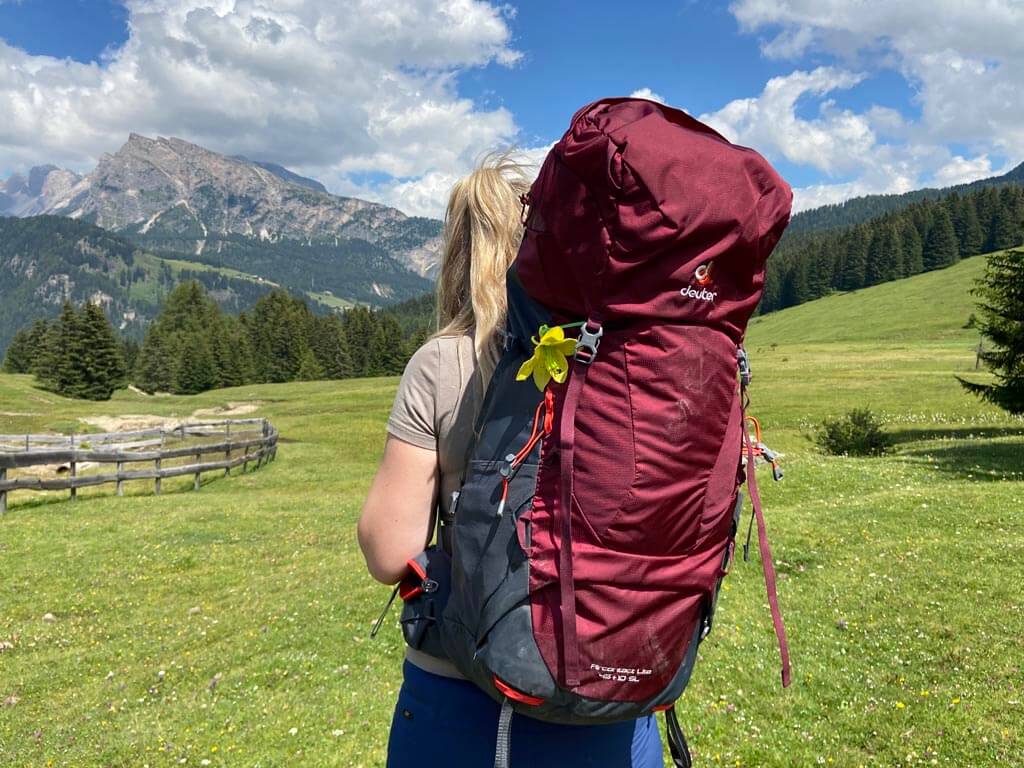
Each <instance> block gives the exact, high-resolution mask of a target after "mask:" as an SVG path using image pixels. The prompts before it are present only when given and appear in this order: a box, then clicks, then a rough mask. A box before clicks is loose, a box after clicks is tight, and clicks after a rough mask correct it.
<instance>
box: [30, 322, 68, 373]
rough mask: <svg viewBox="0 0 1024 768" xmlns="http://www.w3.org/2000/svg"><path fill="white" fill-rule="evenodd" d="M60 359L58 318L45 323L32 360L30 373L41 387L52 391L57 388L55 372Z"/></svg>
mask: <svg viewBox="0 0 1024 768" xmlns="http://www.w3.org/2000/svg"><path fill="white" fill-rule="evenodd" d="M60 358H61V331H60V319H59V318H58V319H57V320H52V321H49V322H47V323H46V326H45V327H44V328H43V332H42V334H41V335H40V336H39V343H38V346H37V349H36V354H35V357H34V358H33V360H32V369H31V372H32V373H33V374H34V375H35V378H36V381H37V382H38V383H39V385H40V386H41V387H43V388H45V389H52V390H55V389H56V388H57V370H58V368H59V366H60Z"/></svg>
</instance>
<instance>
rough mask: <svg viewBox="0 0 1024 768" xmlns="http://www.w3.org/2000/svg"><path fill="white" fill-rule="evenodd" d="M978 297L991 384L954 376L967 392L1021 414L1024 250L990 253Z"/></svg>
mask: <svg viewBox="0 0 1024 768" xmlns="http://www.w3.org/2000/svg"><path fill="white" fill-rule="evenodd" d="M975 290H976V293H977V294H978V295H979V296H981V298H982V303H981V304H979V305H978V311H979V314H980V316H981V317H980V319H979V320H978V328H979V329H980V330H981V335H982V336H983V337H984V338H986V339H988V341H989V344H990V348H989V349H988V350H987V351H985V352H982V353H981V359H982V360H983V361H984V363H985V364H986V365H987V366H988V368H989V369H990V370H991V371H992V373H993V374H995V382H994V383H992V384H978V383H974V382H970V381H965V380H964V379H962V378H960V377H959V376H958V377H957V379H958V380H959V381H960V383H961V384H962V385H963V386H964V387H965V388H966V389H967V390H968V391H970V392H973V393H974V394H976V395H978V396H979V397H981V398H982V399H984V400H986V401H988V402H990V403H993V404H995V405H997V406H999V407H1000V408H1002V409H1004V410H1006V411H1009V412H1010V413H1012V414H1024V249H1018V250H1013V251H1002V252H997V253H993V254H991V255H990V256H989V257H988V262H987V265H986V269H985V275H984V277H982V278H981V279H980V280H979V281H978V286H977V288H976V289H975Z"/></svg>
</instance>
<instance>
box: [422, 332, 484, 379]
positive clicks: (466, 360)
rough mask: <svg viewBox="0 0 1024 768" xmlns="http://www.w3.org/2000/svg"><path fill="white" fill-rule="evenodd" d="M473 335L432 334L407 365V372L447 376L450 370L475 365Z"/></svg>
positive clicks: (434, 376)
mask: <svg viewBox="0 0 1024 768" xmlns="http://www.w3.org/2000/svg"><path fill="white" fill-rule="evenodd" d="M473 357H474V352H473V337H472V335H470V334H467V333H460V334H444V335H437V336H431V337H430V338H429V339H427V340H426V341H425V342H424V343H423V344H422V345H421V346H420V347H419V349H417V350H416V351H415V352H414V353H413V355H412V357H411V358H409V363H408V364H407V365H406V368H405V370H406V374H407V375H408V374H410V373H413V372H415V373H425V372H428V371H429V372H430V373H432V374H433V376H432V378H437V377H445V378H447V376H446V374H447V373H450V372H455V371H459V370H460V369H463V368H466V367H468V368H472V367H473Z"/></svg>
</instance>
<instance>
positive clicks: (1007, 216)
mask: <svg viewBox="0 0 1024 768" xmlns="http://www.w3.org/2000/svg"><path fill="white" fill-rule="evenodd" d="M1008 190H1009V188H1007V190H1004V191H1008ZM1015 214H1016V210H1015V206H1014V200H1013V197H1012V195H1007V194H1000V195H999V197H998V198H997V201H996V204H995V209H994V210H993V212H992V228H991V231H990V232H989V240H988V249H989V250H990V251H1001V250H1003V249H1004V248H1012V247H1014V246H1016V245H1020V239H1019V235H1020V233H1019V231H1018V229H1017V221H1016V215H1015Z"/></svg>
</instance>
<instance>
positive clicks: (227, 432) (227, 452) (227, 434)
mask: <svg viewBox="0 0 1024 768" xmlns="http://www.w3.org/2000/svg"><path fill="white" fill-rule="evenodd" d="M224 442H226V443H227V448H225V449H224V461H231V422H230V421H229V422H227V424H226V425H225V427H224ZM230 474H231V467H224V477H227V476H228V475H230Z"/></svg>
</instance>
